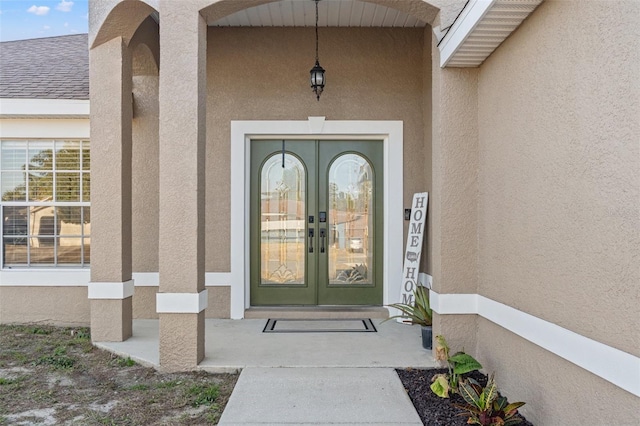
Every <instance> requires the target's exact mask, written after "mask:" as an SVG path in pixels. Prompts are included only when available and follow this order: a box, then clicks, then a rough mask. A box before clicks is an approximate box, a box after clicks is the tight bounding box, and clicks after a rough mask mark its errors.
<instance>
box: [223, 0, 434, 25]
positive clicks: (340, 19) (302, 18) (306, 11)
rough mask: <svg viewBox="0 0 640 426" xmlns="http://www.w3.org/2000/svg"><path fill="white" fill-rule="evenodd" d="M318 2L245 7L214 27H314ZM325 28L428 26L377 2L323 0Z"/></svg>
mask: <svg viewBox="0 0 640 426" xmlns="http://www.w3.org/2000/svg"><path fill="white" fill-rule="evenodd" d="M315 13H316V9H315V3H314V2H313V1H311V0H283V1H278V2H273V3H267V4H264V5H261V6H256V7H252V8H250V9H245V10H241V11H239V12H236V13H234V14H232V15H229V16H227V17H225V18H223V19H220V20H218V21H215V22H214V23H213V24H211V25H212V26H220V27H313V26H314V25H315V23H316V18H315ZM318 25H319V26H321V27H401V28H417V27H424V26H425V23H424V22H422V21H421V20H419V19H417V18H415V17H413V16H411V15H408V14H406V13H404V12H400V11H398V10H396V9H391V8H388V7H385V6H380V5H377V4H373V3H367V2H362V1H358V0H322V1H320V2H319V3H318Z"/></svg>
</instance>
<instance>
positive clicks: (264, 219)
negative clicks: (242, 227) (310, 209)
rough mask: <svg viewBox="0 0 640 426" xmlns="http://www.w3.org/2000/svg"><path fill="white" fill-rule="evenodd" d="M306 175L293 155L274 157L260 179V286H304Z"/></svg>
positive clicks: (263, 167)
mask: <svg viewBox="0 0 640 426" xmlns="http://www.w3.org/2000/svg"><path fill="white" fill-rule="evenodd" d="M305 212H306V175H305V169H304V166H303V164H302V162H301V161H300V160H299V159H298V158H297V157H295V156H293V155H291V154H288V153H287V154H284V156H283V155H281V154H273V155H272V156H271V157H269V158H268V159H267V161H266V162H265V163H264V165H263V166H262V173H261V176H260V235H261V238H260V247H261V250H260V251H261V255H260V256H261V262H260V266H261V268H260V285H272V284H275V285H278V284H286V285H304V284H305V258H306V255H305V249H306V247H305V241H306V238H305V229H306V224H305V215H306V213H305Z"/></svg>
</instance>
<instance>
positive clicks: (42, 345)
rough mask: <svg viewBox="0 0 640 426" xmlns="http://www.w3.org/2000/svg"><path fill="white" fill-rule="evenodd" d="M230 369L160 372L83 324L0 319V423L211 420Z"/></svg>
mask: <svg viewBox="0 0 640 426" xmlns="http://www.w3.org/2000/svg"><path fill="white" fill-rule="evenodd" d="M236 380H237V375H232V374H209V373H205V372H190V373H172V374H167V373H160V372H158V371H156V370H154V369H152V368H147V367H143V366H141V365H138V364H136V363H135V362H133V361H131V360H130V359H124V358H120V357H118V356H115V355H113V354H111V353H109V352H106V351H103V350H100V349H98V348H96V347H94V346H93V345H92V344H91V339H90V335H89V329H87V328H59V327H49V326H43V325H26V326H15V325H0V425H32V424H37V425H149V424H154V425H203V424H217V422H218V420H219V418H220V415H221V414H222V411H223V410H224V407H225V405H226V403H227V401H228V399H229V396H230V395H231V391H232V390H233V387H234V385H235V383H236Z"/></svg>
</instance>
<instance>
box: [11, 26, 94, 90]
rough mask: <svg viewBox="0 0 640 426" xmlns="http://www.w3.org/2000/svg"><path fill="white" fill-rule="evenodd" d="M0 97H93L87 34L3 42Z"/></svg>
mask: <svg viewBox="0 0 640 426" xmlns="http://www.w3.org/2000/svg"><path fill="white" fill-rule="evenodd" d="M0 98H9V99H89V44H88V40H87V34H74V35H67V36H60V37H48V38H36V39H30V40H16V41H6V42H3V43H0Z"/></svg>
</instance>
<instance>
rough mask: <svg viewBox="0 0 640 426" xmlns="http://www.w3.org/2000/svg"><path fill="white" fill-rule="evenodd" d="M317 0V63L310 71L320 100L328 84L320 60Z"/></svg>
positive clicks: (313, 86) (313, 87)
mask: <svg viewBox="0 0 640 426" xmlns="http://www.w3.org/2000/svg"><path fill="white" fill-rule="evenodd" d="M314 1H315V2H316V64H315V65H314V66H313V68H311V71H309V74H310V78H311V89H312V90H313V93H315V95H316V99H317V100H318V101H320V95H321V94H322V91H323V90H324V86H325V84H326V78H325V75H324V68H322V67H321V66H320V61H319V59H318V2H319V1H320V0H314Z"/></svg>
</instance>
